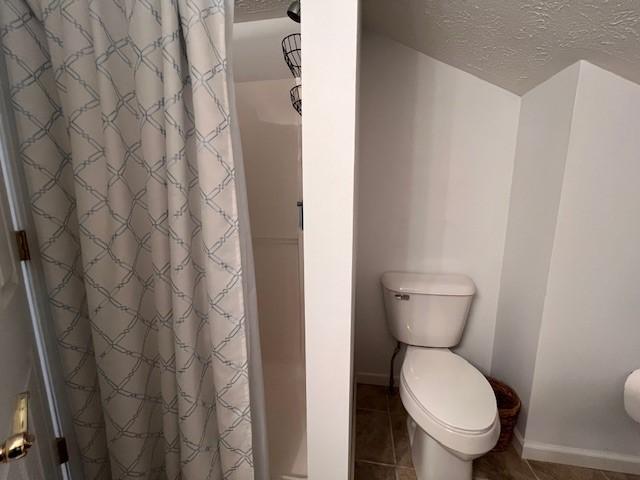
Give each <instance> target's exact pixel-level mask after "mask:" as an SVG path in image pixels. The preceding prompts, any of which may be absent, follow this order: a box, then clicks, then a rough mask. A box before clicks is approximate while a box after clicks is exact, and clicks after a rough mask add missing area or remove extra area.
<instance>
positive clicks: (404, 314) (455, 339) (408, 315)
mask: <svg viewBox="0 0 640 480" xmlns="http://www.w3.org/2000/svg"><path fill="white" fill-rule="evenodd" d="M382 286H383V295H384V303H385V311H386V315H387V321H388V323H389V327H390V330H391V332H392V334H393V336H394V337H395V338H396V339H398V340H399V341H400V342H403V343H405V344H407V350H406V354H405V358H404V362H403V364H402V368H401V376H400V398H401V399H402V403H403V405H404V407H405V409H406V410H407V413H408V414H409V418H408V419H407V428H408V430H409V438H410V441H411V456H412V460H413V464H414V467H415V470H416V476H417V477H418V480H471V478H472V469H473V459H474V458H477V457H479V456H481V455H484V454H485V453H487V452H488V451H489V450H491V449H492V448H493V447H494V446H495V444H496V442H497V441H498V437H499V436H500V421H499V417H498V408H497V404H496V398H495V395H494V393H493V390H492V389H491V386H490V385H489V382H488V381H487V380H486V378H485V377H484V376H483V375H482V373H481V372H480V371H479V370H477V369H476V368H475V367H474V366H473V365H471V364H470V363H469V362H467V361H466V360H465V359H464V358H462V357H461V356H459V355H457V354H455V353H453V352H451V351H450V350H449V347H453V346H455V345H457V344H458V343H459V342H460V338H461V336H462V332H463V330H464V326H465V324H466V320H467V316H468V313H469V308H470V306H471V300H472V298H473V295H474V293H475V285H474V283H473V281H472V280H471V279H470V278H469V277H466V276H464V275H452V274H423V273H407V272H387V273H385V274H384V275H383V276H382Z"/></svg>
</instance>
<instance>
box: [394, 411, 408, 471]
mask: <svg viewBox="0 0 640 480" xmlns="http://www.w3.org/2000/svg"><path fill="white" fill-rule="evenodd" d="M391 432H392V433H393V447H394V449H395V453H396V465H401V466H403V467H413V463H412V462H411V444H410V443H409V432H408V431H407V418H406V417H405V416H404V415H391Z"/></svg>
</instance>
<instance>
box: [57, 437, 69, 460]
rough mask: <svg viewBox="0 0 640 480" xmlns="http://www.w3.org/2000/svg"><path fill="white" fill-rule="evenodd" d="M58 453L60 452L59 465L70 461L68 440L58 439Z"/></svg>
mask: <svg viewBox="0 0 640 480" xmlns="http://www.w3.org/2000/svg"><path fill="white" fill-rule="evenodd" d="M56 451H57V452H58V463H60V464H62V463H67V462H68V461H69V450H67V439H66V438H64V437H58V438H56Z"/></svg>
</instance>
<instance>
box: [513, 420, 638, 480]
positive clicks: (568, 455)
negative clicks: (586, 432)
mask: <svg viewBox="0 0 640 480" xmlns="http://www.w3.org/2000/svg"><path fill="white" fill-rule="evenodd" d="M517 443H521V445H522V457H523V458H526V459H527V460H539V461H541V462H551V463H564V464H567V465H576V466H578V467H586V468H595V469H598V470H610V471H612V472H621V473H630V474H635V475H638V474H640V456H637V455H626V454H620V453H614V452H607V451H604V450H588V449H584V448H574V447H565V446H563V445H554V444H551V443H542V442H533V441H530V440H524V442H523V441H522V435H521V434H520V432H518V431H517V430H516V434H515V439H514V446H516V448H517Z"/></svg>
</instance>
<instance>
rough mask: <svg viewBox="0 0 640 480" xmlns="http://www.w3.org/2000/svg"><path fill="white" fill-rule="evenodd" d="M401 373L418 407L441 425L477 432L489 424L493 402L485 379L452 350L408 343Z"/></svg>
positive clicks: (493, 407) (494, 403)
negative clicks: (409, 344)
mask: <svg viewBox="0 0 640 480" xmlns="http://www.w3.org/2000/svg"><path fill="white" fill-rule="evenodd" d="M402 377H403V381H404V385H405V387H406V389H407V390H408V393H409V394H410V395H411V397H413V399H414V400H415V401H416V403H417V404H418V405H419V406H420V408H421V409H422V410H424V411H425V413H426V414H427V415H429V416H430V417H431V418H433V419H434V420H436V421H437V422H438V423H440V424H442V425H443V426H444V427H446V428H448V429H450V430H456V431H461V432H468V433H481V432H486V431H488V430H489V429H490V428H491V427H492V426H493V424H494V422H495V419H496V414H497V406H496V397H495V395H494V393H493V390H492V389H491V386H490V385H489V382H488V381H487V379H486V378H484V376H483V375H482V373H480V371H478V370H477V369H476V368H475V367H474V366H473V365H471V364H470V363H469V362H467V361H466V360H465V359H464V358H462V357H460V356H458V355H456V354H455V353H452V352H451V351H449V350H447V349H440V348H422V347H412V346H409V347H407V353H406V356H405V360H404V363H403V364H402Z"/></svg>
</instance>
